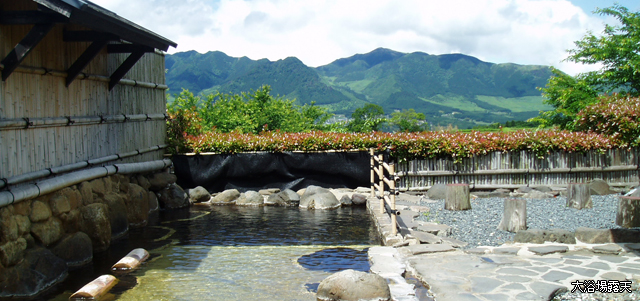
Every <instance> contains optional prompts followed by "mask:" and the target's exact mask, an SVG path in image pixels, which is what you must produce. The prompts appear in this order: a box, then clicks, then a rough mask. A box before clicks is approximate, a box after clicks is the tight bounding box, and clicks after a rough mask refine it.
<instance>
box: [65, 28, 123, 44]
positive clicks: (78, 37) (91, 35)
mask: <svg viewBox="0 0 640 301" xmlns="http://www.w3.org/2000/svg"><path fill="white" fill-rule="evenodd" d="M62 40H63V41H65V42H95V41H102V40H107V41H120V37H118V36H117V35H114V34H110V33H106V32H100V31H95V30H65V31H63V32H62Z"/></svg>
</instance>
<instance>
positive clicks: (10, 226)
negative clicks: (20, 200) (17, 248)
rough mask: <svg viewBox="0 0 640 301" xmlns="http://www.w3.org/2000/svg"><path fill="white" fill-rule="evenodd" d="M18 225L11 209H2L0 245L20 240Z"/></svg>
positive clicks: (0, 209) (0, 213) (0, 210)
mask: <svg viewBox="0 0 640 301" xmlns="http://www.w3.org/2000/svg"><path fill="white" fill-rule="evenodd" d="M18 233H19V230H18V223H17V221H16V219H15V217H14V215H13V214H12V213H11V210H10V209H9V207H3V208H0V244H2V243H5V242H9V241H14V240H16V239H17V238H18Z"/></svg>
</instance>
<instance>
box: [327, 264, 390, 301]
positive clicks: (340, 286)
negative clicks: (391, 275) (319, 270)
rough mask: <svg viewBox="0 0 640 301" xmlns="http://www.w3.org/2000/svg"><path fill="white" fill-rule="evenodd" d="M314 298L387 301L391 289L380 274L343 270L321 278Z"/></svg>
mask: <svg viewBox="0 0 640 301" xmlns="http://www.w3.org/2000/svg"><path fill="white" fill-rule="evenodd" d="M316 298H317V300H322V301H360V300H367V301H374V300H375V301H389V300H391V291H390V290H389V285H388V284H387V281H386V280H384V278H382V277H381V276H380V275H377V274H370V273H365V272H360V271H354V270H344V271H341V272H337V273H335V274H333V275H331V276H329V277H327V278H325V279H324V280H322V282H320V285H318V292H317V293H316Z"/></svg>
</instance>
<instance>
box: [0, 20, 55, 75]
mask: <svg viewBox="0 0 640 301" xmlns="http://www.w3.org/2000/svg"><path fill="white" fill-rule="evenodd" d="M51 28H53V23H48V24H36V25H34V26H33V28H31V30H30V31H29V33H27V35H26V36H25V37H24V38H23V39H22V41H20V43H18V45H16V47H15V48H13V50H11V52H9V54H8V55H7V56H6V57H5V58H4V59H3V60H2V62H1V63H2V65H4V69H2V80H3V81H5V80H7V78H8V77H9V75H11V73H12V72H13V70H15V69H16V68H17V67H18V65H20V63H21V62H22V60H24V58H25V57H27V55H28V54H29V52H31V50H33V48H35V47H36V45H38V43H40V41H42V39H43V38H44V37H45V36H46V35H47V33H48V32H49V31H50V30H51Z"/></svg>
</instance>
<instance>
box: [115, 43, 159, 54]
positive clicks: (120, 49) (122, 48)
mask: <svg viewBox="0 0 640 301" xmlns="http://www.w3.org/2000/svg"><path fill="white" fill-rule="evenodd" d="M155 50H156V49H155V48H153V47H149V46H144V45H137V44H109V45H107V52H108V53H133V52H135V51H144V52H154V51H155Z"/></svg>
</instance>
